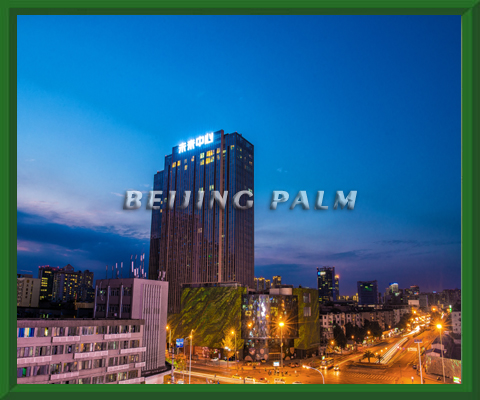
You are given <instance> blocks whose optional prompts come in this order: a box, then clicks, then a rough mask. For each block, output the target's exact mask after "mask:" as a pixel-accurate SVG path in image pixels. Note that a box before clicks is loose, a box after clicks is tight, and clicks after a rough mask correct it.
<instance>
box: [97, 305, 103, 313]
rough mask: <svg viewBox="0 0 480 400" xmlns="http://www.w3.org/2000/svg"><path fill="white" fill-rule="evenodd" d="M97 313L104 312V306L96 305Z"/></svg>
mask: <svg viewBox="0 0 480 400" xmlns="http://www.w3.org/2000/svg"><path fill="white" fill-rule="evenodd" d="M97 312H105V305H104V304H97Z"/></svg>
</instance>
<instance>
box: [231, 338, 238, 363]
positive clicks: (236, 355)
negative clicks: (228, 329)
mask: <svg viewBox="0 0 480 400" xmlns="http://www.w3.org/2000/svg"><path fill="white" fill-rule="evenodd" d="M232 335H235V365H236V364H237V332H236V331H232Z"/></svg>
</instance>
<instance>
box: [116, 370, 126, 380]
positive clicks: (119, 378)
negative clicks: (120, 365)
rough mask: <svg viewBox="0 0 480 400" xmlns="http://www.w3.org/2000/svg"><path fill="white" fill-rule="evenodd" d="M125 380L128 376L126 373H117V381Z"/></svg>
mask: <svg viewBox="0 0 480 400" xmlns="http://www.w3.org/2000/svg"><path fill="white" fill-rule="evenodd" d="M127 379H128V374H127V372H126V371H125V372H119V373H118V380H119V381H125V380H127Z"/></svg>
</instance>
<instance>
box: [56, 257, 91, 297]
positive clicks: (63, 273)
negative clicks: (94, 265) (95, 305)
mask: <svg viewBox="0 0 480 400" xmlns="http://www.w3.org/2000/svg"><path fill="white" fill-rule="evenodd" d="M93 299H94V290H93V272H90V271H89V270H86V271H84V272H82V271H75V269H74V268H73V267H72V266H71V265H70V264H68V265H66V266H65V267H63V268H59V269H57V270H55V271H54V272H53V291H52V301H54V302H58V303H65V302H68V301H80V302H91V301H93Z"/></svg>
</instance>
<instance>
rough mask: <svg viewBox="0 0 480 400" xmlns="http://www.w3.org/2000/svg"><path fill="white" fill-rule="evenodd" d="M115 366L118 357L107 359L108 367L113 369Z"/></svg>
mask: <svg viewBox="0 0 480 400" xmlns="http://www.w3.org/2000/svg"><path fill="white" fill-rule="evenodd" d="M115 365H118V357H110V358H109V359H108V366H109V367H113V366H115Z"/></svg>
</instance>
